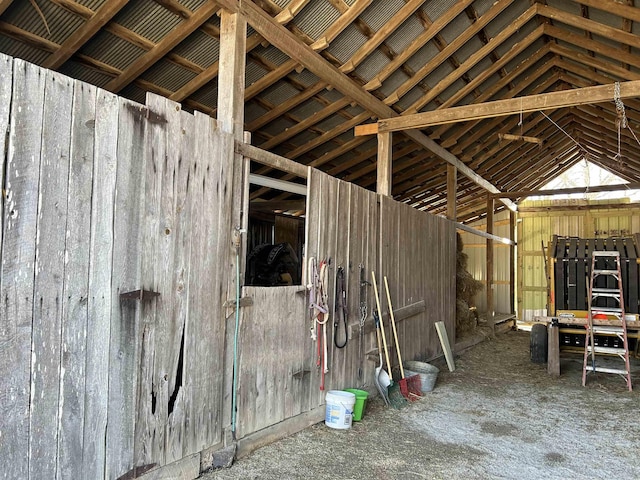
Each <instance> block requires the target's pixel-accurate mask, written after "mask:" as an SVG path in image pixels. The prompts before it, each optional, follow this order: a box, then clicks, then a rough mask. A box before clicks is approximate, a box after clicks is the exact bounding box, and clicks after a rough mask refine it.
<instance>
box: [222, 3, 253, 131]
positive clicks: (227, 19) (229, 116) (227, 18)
mask: <svg viewBox="0 0 640 480" xmlns="http://www.w3.org/2000/svg"><path fill="white" fill-rule="evenodd" d="M246 44H247V22H246V21H245V19H244V18H243V17H241V16H240V15H238V14H237V13H229V12H227V11H223V12H222V16H221V17H220V59H219V64H220V74H219V75H218V92H220V94H219V95H218V111H217V114H218V115H217V116H218V122H219V123H220V129H221V130H222V131H223V132H226V133H231V134H232V135H233V138H234V139H235V140H237V141H240V140H242V138H243V135H244V76H245V59H246Z"/></svg>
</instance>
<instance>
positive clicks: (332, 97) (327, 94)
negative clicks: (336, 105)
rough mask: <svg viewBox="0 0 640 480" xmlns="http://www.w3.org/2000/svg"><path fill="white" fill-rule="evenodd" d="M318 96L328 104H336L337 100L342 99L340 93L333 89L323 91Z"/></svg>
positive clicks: (342, 96)
mask: <svg viewBox="0 0 640 480" xmlns="http://www.w3.org/2000/svg"><path fill="white" fill-rule="evenodd" d="M320 96H321V97H322V98H324V99H325V100H327V101H328V102H337V101H338V100H341V99H342V98H344V95H342V93H340V92H339V91H338V90H335V89H334V90H323V91H322V93H321V94H320Z"/></svg>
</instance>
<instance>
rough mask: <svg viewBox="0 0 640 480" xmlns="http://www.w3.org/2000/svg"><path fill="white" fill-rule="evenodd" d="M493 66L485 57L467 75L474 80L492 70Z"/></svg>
mask: <svg viewBox="0 0 640 480" xmlns="http://www.w3.org/2000/svg"><path fill="white" fill-rule="evenodd" d="M492 65H493V62H492V61H491V60H489V59H488V58H486V57H485V58H483V59H482V60H480V61H479V62H478V63H476V64H475V65H474V66H473V68H471V69H470V70H469V71H468V72H467V73H468V75H469V76H470V77H471V78H472V79H473V78H476V77H477V76H478V75H480V74H481V73H482V72H484V71H485V70H487V69H488V68H491V66H492Z"/></svg>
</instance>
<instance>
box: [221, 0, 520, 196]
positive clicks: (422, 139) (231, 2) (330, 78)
mask: <svg viewBox="0 0 640 480" xmlns="http://www.w3.org/2000/svg"><path fill="white" fill-rule="evenodd" d="M218 4H220V5H221V6H222V7H223V8H226V9H227V10H229V11H232V12H239V13H241V14H242V15H243V16H244V17H245V18H246V19H247V22H248V23H249V24H250V25H251V26H252V27H253V28H254V29H255V30H256V31H257V32H258V33H260V35H262V36H263V37H264V38H265V39H267V41H269V42H270V43H271V44H272V45H273V46H274V47H276V48H278V49H279V50H280V51H282V52H283V53H285V54H287V55H288V56H289V58H291V59H294V60H295V61H297V62H298V63H300V64H301V65H303V66H304V67H305V68H307V69H308V70H309V71H310V72H312V73H314V74H315V75H317V76H318V77H319V78H320V79H322V80H324V81H325V82H327V83H328V84H329V85H332V86H333V87H334V88H335V89H336V90H338V91H339V92H341V93H342V94H343V95H345V96H347V97H348V98H350V99H352V100H354V101H355V102H356V103H358V104H359V105H360V106H361V107H362V108H364V109H365V110H368V111H369V112H371V113H372V114H373V115H375V116H376V117H378V118H390V117H395V116H396V115H397V113H396V112H395V110H393V109H392V108H390V107H388V106H387V105H385V104H384V103H383V102H382V101H381V100H379V99H378V98H376V97H374V96H373V95H372V94H370V93H369V92H367V91H365V90H364V89H363V88H362V87H361V86H360V85H358V84H357V83H356V82H355V81H354V80H352V79H351V78H349V77H347V76H346V75H345V74H343V73H342V72H340V71H339V70H338V69H337V68H336V67H335V66H334V65H332V64H331V63H329V62H328V61H327V60H325V59H324V58H323V57H322V56H320V55H319V54H318V53H317V52H315V51H313V50H312V49H311V48H310V47H309V46H308V45H306V44H304V43H303V42H301V41H300V39H298V38H297V37H296V36H295V35H294V34H293V33H291V32H290V31H289V30H287V29H286V28H284V27H283V26H282V25H279V24H277V23H276V22H275V21H274V20H273V18H271V17H270V16H269V15H267V14H266V13H265V12H264V11H263V10H262V9H261V8H260V7H258V6H257V5H256V4H255V3H253V2H251V1H250V0H243V1H242V2H238V1H237V0H218ZM405 135H406V136H408V137H409V138H411V139H412V140H413V141H415V142H416V143H417V144H418V145H420V146H422V147H424V148H426V149H427V150H430V151H431V152H433V153H434V154H435V155H436V156H437V157H439V158H441V159H442V160H444V161H446V162H448V163H451V164H452V165H455V166H456V167H457V168H458V170H459V171H460V172H461V173H462V174H463V175H465V176H467V177H469V179H471V180H472V181H473V182H474V183H477V184H478V185H480V186H481V187H482V188H484V189H486V190H488V191H489V192H492V193H498V189H497V188H496V187H495V186H494V185H492V184H491V183H490V182H488V181H487V180H485V179H484V178H482V177H481V176H480V175H478V174H477V173H475V172H474V171H473V170H471V169H470V168H469V167H467V166H466V165H465V164H464V163H463V162H462V161H460V159H458V158H457V157H456V156H454V155H453V154H451V153H450V152H448V151H447V150H445V149H444V148H442V147H441V146H440V145H438V144H437V143H436V142H434V141H433V140H431V139H430V138H429V137H427V136H426V135H424V134H423V133H421V132H419V131H407V132H406V133H405ZM503 203H505V202H504V201H503ZM506 204H507V206H509V207H513V204H512V202H509V201H507V202H506Z"/></svg>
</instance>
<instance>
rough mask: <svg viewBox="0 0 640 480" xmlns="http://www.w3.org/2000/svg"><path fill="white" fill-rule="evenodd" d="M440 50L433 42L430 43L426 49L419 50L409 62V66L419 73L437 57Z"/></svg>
mask: <svg viewBox="0 0 640 480" xmlns="http://www.w3.org/2000/svg"><path fill="white" fill-rule="evenodd" d="M438 52H440V50H439V49H438V47H437V46H436V44H435V43H433V42H428V43H427V44H426V45H425V46H424V47H422V48H421V49H420V50H418V51H417V52H416V53H415V54H414V55H413V56H412V57H411V58H410V59H409V60H407V66H408V67H409V68H410V69H411V70H413V71H414V72H417V71H418V70H420V69H421V68H422V67H424V66H425V65H426V64H427V63H429V61H430V60H431V59H432V58H433V57H435V56H436V55H437V54H438Z"/></svg>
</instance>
